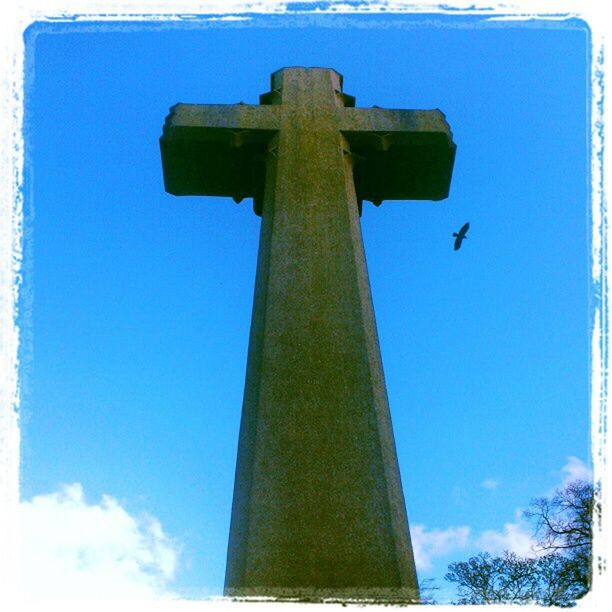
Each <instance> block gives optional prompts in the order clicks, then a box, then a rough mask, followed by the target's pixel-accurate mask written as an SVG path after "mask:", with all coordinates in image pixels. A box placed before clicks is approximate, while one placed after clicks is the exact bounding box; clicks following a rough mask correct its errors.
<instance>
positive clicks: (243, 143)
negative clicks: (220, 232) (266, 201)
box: [160, 104, 280, 201]
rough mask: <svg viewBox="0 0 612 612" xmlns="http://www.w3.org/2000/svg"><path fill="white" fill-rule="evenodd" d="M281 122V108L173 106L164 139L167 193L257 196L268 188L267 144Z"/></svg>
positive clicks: (222, 105) (244, 105)
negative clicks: (265, 157)
mask: <svg viewBox="0 0 612 612" xmlns="http://www.w3.org/2000/svg"><path fill="white" fill-rule="evenodd" d="M279 125H280V113H279V108H278V107H276V106H252V105H248V104H216V105H215V104H177V105H175V106H173V107H172V108H171V109H170V114H169V115H168V117H167V118H166V123H165V124H164V130H163V134H162V136H161V138H160V147H161V153H162V167H163V171H164V184H165V188H166V191H168V192H169V193H172V194H174V195H213V196H215V195H216V196H229V197H233V198H234V199H235V200H236V201H240V200H241V199H242V198H246V197H256V196H257V195H259V192H260V191H261V190H262V189H263V179H264V174H265V173H264V172H263V165H264V154H265V147H266V143H267V142H268V140H269V139H270V137H271V136H272V135H273V134H274V133H275V131H276V130H277V129H278V127H279Z"/></svg>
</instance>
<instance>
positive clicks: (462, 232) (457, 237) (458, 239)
mask: <svg viewBox="0 0 612 612" xmlns="http://www.w3.org/2000/svg"><path fill="white" fill-rule="evenodd" d="M469 229H470V224H469V222H468V223H466V224H465V225H464V226H463V227H462V228H461V229H460V230H459V231H458V232H453V236H454V237H455V251H458V250H459V247H460V246H461V243H462V242H463V239H464V238H467V236H466V234H467V231H468V230H469Z"/></svg>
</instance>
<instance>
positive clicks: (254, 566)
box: [225, 69, 418, 600]
mask: <svg viewBox="0 0 612 612" xmlns="http://www.w3.org/2000/svg"><path fill="white" fill-rule="evenodd" d="M272 85H273V91H276V93H275V95H274V96H270V97H269V99H270V100H271V101H272V103H277V104H281V107H282V111H281V125H280V130H279V131H278V132H277V134H276V136H274V138H273V139H272V140H271V141H270V142H269V143H268V154H267V174H266V183H265V185H266V187H265V196H264V201H263V208H262V227H261V238H260V246H259V258H258V265H257V279H256V287H255V298H254V307H253V319H252V323H251V336H250V344H249V354H248V366H247V375H246V384H245V394H244V404H243V411H242V421H241V427H240V440H239V448H238V461H237V467H236V481H235V489H234V504H233V509H232V519H231V529H230V541H229V547H228V561H227V571H226V583H225V594H226V595H228V596H250V595H264V596H273V597H283V596H297V597H349V598H350V597H360V598H362V597H366V598H373V599H382V600H394V599H395V600H397V599H402V600H415V599H418V589H417V580H416V572H415V567H414V559H413V553H412V548H411V543H410V535H409V532H408V522H407V518H406V511H405V506H404V499H403V493H402V486H401V481H400V474H399V469H398V463H397V456H396V451H395V444H394V439H393V433H392V429H391V421H390V415H389V407H388V401H387V395H386V389H385V382H384V376H383V370H382V363H381V358H380V351H379V346H378V338H377V333H376V325H375V320H374V312H373V308H372V300H371V296H370V287H369V281H368V276H367V269H366V263H365V257H364V251H363V243H362V238H361V229H360V224H359V213H358V207H357V199H356V195H355V188H354V182H353V176H352V165H351V159H352V158H351V156H350V154H348V153H349V151H348V145H347V143H346V141H345V140H344V138H343V136H342V134H341V133H340V131H339V128H338V123H337V118H336V117H337V113H336V112H335V110H336V109H337V107H338V106H341V105H342V104H343V97H342V95H341V94H340V92H341V83H340V76H339V75H338V74H337V73H336V72H334V71H332V70H326V69H310V70H305V69H284V70H281V71H279V72H277V73H275V74H274V75H273V83H272Z"/></svg>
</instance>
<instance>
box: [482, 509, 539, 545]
mask: <svg viewBox="0 0 612 612" xmlns="http://www.w3.org/2000/svg"><path fill="white" fill-rule="evenodd" d="M521 515H522V512H521V511H520V510H517V512H516V521H515V522H514V523H506V524H505V525H504V527H503V529H502V531H494V530H492V529H491V530H488V531H483V532H482V533H481V534H480V537H479V538H478V539H477V540H476V546H477V547H478V548H479V549H480V550H482V551H485V552H488V553H490V554H491V555H493V556H497V555H501V554H502V553H503V552H504V551H505V550H508V551H510V552H514V553H516V554H517V555H519V556H521V557H534V556H536V553H535V548H534V547H535V544H536V541H535V540H534V539H533V537H532V531H533V529H532V528H531V527H530V526H529V524H527V523H526V522H525V521H522V520H521V518H520V517H521Z"/></svg>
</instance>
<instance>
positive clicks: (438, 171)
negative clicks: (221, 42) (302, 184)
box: [160, 67, 456, 214]
mask: <svg viewBox="0 0 612 612" xmlns="http://www.w3.org/2000/svg"><path fill="white" fill-rule="evenodd" d="M342 80H343V79H342V75H340V74H339V73H338V72H336V71H335V70H333V69H328V68H299V67H295V68H283V69H281V70H278V71H276V72H274V73H273V74H272V77H271V90H270V91H269V92H267V93H264V94H262V95H261V96H260V104H259V105H249V104H243V103H239V104H217V105H204V104H177V105H175V106H174V107H172V109H171V112H170V115H169V116H168V118H167V119H166V124H165V126H164V131H163V135H162V137H161V139H160V145H161V151H162V161H163V169H164V182H165V187H166V190H167V191H168V192H170V193H173V194H175V195H217V196H230V197H233V198H234V199H235V200H236V201H240V200H241V199H242V198H245V197H253V198H254V201H255V212H257V213H258V214H261V197H262V194H263V189H264V179H265V159H266V155H269V154H270V152H269V151H268V143H269V142H270V140H271V138H272V136H273V135H274V134H275V133H277V132H278V131H279V130H292V129H293V130H300V129H301V130H311V131H317V130H325V131H327V130H335V131H337V132H338V134H339V137H340V135H342V137H343V138H342V139H341V141H340V142H341V146H343V147H344V148H345V150H346V152H347V153H350V154H351V156H352V157H353V159H354V160H355V162H356V163H355V166H354V179H355V189H356V193H357V199H358V201H359V205H360V208H361V201H362V200H370V201H372V202H374V203H375V204H377V205H378V204H380V203H381V202H382V201H383V200H441V199H444V198H446V197H447V196H448V191H449V187H450V179H451V174H452V168H453V163H454V158H455V149H456V147H455V144H454V142H453V140H452V134H451V132H450V129H449V126H448V124H447V123H446V120H445V118H444V115H443V114H442V112H440V111H439V110H393V109H382V108H377V107H372V108H367V109H366V108H355V98H354V97H353V96H350V95H348V94H345V93H344V92H343V91H342Z"/></svg>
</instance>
